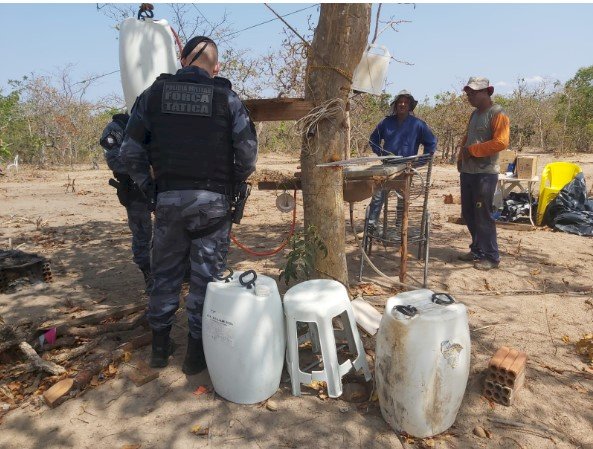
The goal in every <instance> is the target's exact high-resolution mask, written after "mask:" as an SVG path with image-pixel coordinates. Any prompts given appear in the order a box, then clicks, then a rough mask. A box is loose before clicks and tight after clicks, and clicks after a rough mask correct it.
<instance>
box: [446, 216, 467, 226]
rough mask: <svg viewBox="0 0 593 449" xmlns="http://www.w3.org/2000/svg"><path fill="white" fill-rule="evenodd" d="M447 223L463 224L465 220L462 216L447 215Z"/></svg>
mask: <svg viewBox="0 0 593 449" xmlns="http://www.w3.org/2000/svg"><path fill="white" fill-rule="evenodd" d="M447 223H453V224H458V225H464V224H465V220H464V219H463V218H462V217H447Z"/></svg>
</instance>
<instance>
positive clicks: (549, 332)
mask: <svg viewBox="0 0 593 449" xmlns="http://www.w3.org/2000/svg"><path fill="white" fill-rule="evenodd" d="M544 311H545V313H546V324H547V325H548V335H549V336H550V341H551V342H552V345H553V346H554V355H558V345H557V344H556V342H555V341H554V337H552V329H551V328H550V320H549V319H548V308H547V307H544Z"/></svg>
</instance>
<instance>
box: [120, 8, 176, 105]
mask: <svg viewBox="0 0 593 449" xmlns="http://www.w3.org/2000/svg"><path fill="white" fill-rule="evenodd" d="M179 68H181V64H180V63H179V60H178V59H177V53H176V51H175V37H174V36H173V31H172V30H171V27H170V26H169V23H168V22H167V21H166V20H162V19H161V20H153V19H148V18H146V19H136V18H133V17H130V18H127V19H125V20H124V21H123V22H122V23H120V25H119V70H120V75H121V85H122V89H123V91H124V99H125V101H126V108H127V109H128V112H130V111H131V110H132V106H133V105H134V102H135V101H136V97H137V96H138V95H140V94H141V93H142V92H143V91H144V90H145V89H146V88H147V87H148V86H150V85H151V84H152V83H153V82H154V80H156V78H157V77H158V76H159V75H160V74H161V73H175V72H177V70H178V69H179Z"/></svg>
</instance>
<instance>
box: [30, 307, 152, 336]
mask: <svg viewBox="0 0 593 449" xmlns="http://www.w3.org/2000/svg"><path fill="white" fill-rule="evenodd" d="M144 309H146V304H128V305H126V306H121V307H114V308H112V309H108V310H103V311H101V312H97V313H93V314H91V315H86V316H83V317H80V318H75V319H73V320H68V321H66V320H62V321H58V322H57V323H51V324H46V325H44V326H42V327H39V328H38V329H37V333H36V336H38V335H39V334H40V333H43V332H46V331H48V330H49V329H51V328H53V327H55V328H56V332H57V334H58V335H63V334H64V333H65V331H66V330H67V329H69V328H72V327H78V326H84V325H87V324H99V323H100V322H101V321H104V320H106V319H121V318H123V317H124V316H127V315H130V314H132V313H135V312H138V311H140V310H144Z"/></svg>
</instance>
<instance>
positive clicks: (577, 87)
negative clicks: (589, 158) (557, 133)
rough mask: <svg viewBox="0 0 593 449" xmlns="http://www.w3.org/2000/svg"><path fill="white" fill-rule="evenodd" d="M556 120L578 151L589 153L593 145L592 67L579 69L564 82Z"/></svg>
mask: <svg viewBox="0 0 593 449" xmlns="http://www.w3.org/2000/svg"><path fill="white" fill-rule="evenodd" d="M556 117H557V120H558V121H561V122H563V123H564V128H565V132H566V134H567V135H568V138H569V139H571V140H572V142H571V143H572V144H573V145H574V146H575V147H576V149H577V150H580V151H590V150H591V147H592V143H593V66H589V67H583V68H581V69H579V70H578V71H577V73H576V75H575V76H574V77H573V78H572V79H570V80H569V81H567V82H566V84H565V86H564V92H563V94H562V96H561V99H560V108H559V111H558V114H557V116H556Z"/></svg>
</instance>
